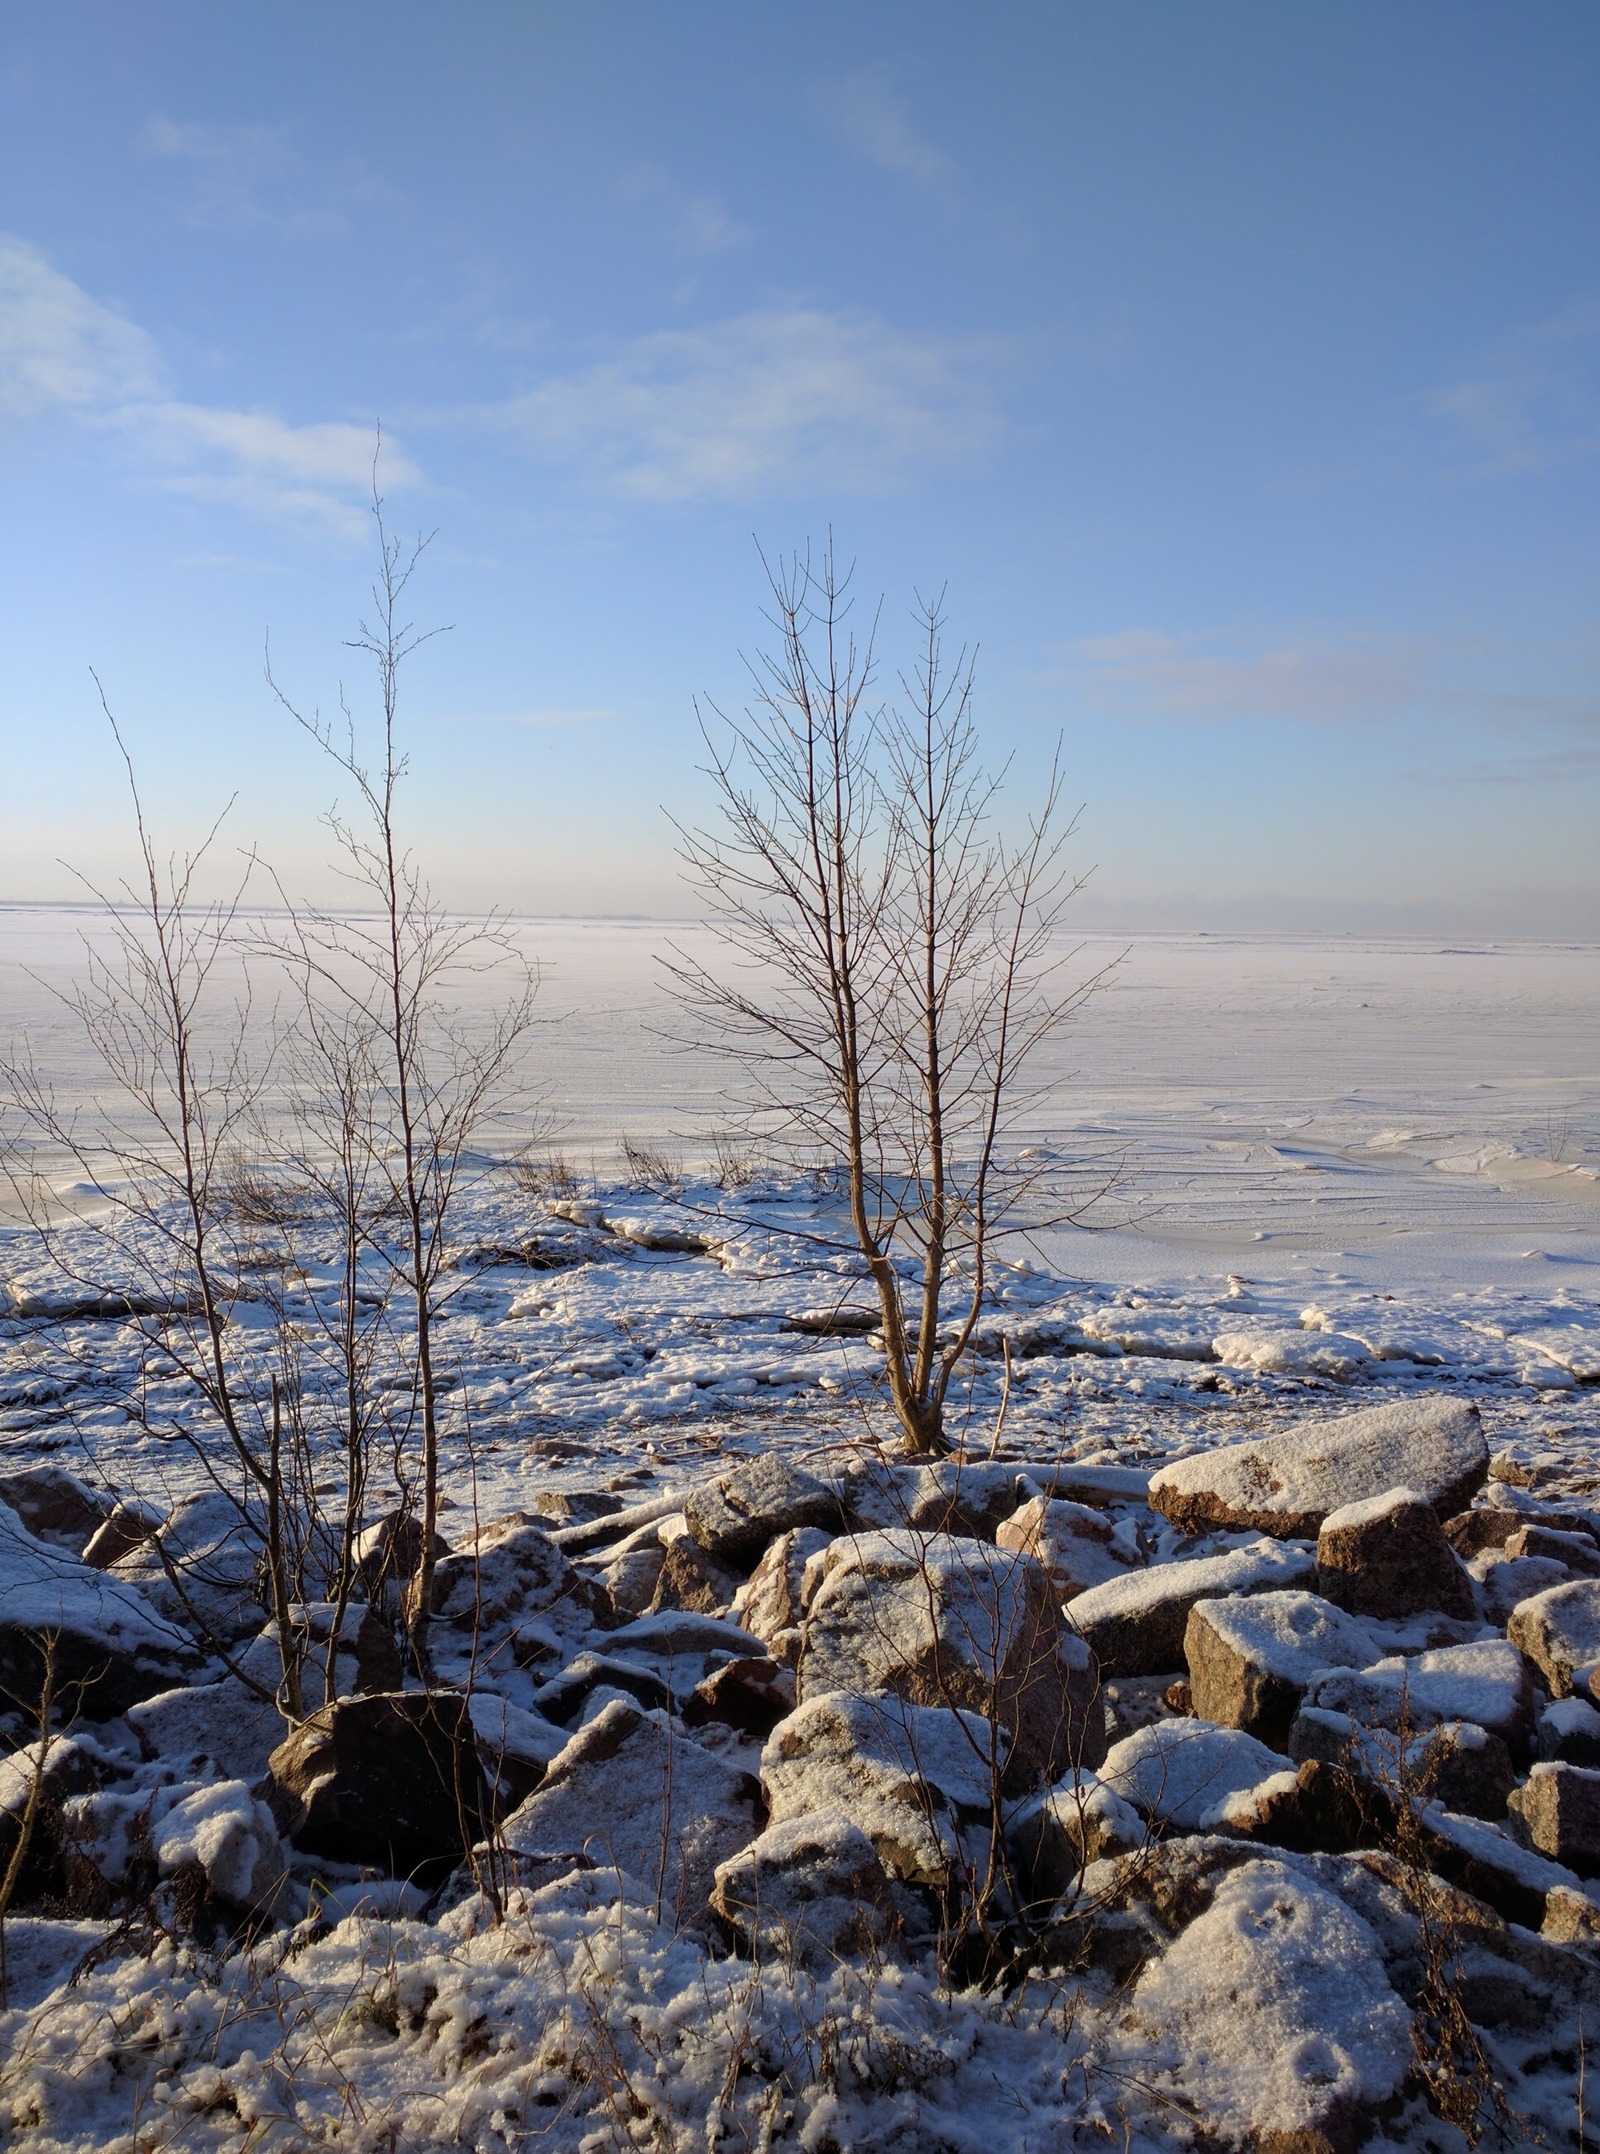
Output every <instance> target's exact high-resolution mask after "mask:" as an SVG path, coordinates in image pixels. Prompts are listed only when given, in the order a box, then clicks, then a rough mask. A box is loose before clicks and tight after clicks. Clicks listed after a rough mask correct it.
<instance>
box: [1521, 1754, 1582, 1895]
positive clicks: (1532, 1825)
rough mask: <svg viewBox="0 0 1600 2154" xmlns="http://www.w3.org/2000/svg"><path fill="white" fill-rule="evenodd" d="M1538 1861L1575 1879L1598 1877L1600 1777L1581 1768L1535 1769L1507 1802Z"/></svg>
mask: <svg viewBox="0 0 1600 2154" xmlns="http://www.w3.org/2000/svg"><path fill="white" fill-rule="evenodd" d="M1511 1808H1512V1809H1513V1810H1514V1811H1515V1812H1516V1813H1517V1815H1518V1816H1519V1817H1520V1818H1521V1819H1522V1821H1523V1823H1524V1825H1525V1826H1526V1827H1527V1830H1528V1838H1529V1839H1530V1840H1531V1841H1532V1842H1533V1844H1534V1846H1535V1847H1536V1848H1537V1849H1538V1850H1539V1852H1540V1854H1541V1855H1549V1856H1551V1857H1552V1858H1553V1859H1554V1860H1555V1861H1556V1862H1564V1863H1565V1864H1566V1865H1567V1867H1568V1868H1569V1869H1572V1870H1576V1871H1577V1872H1578V1874H1579V1876H1580V1877H1593V1876H1594V1875H1595V1874H1596V1872H1597V1871H1600V1773H1597V1772H1587V1771H1585V1769H1584V1768H1583V1767H1582V1766H1581V1765H1536V1766H1535V1767H1534V1768H1533V1771H1532V1772H1531V1773H1530V1774H1529V1776H1528V1779H1527V1782H1526V1784H1525V1785H1524V1786H1522V1787H1520V1788H1518V1789H1517V1791H1516V1793H1515V1794H1514V1795H1513V1796H1512V1797H1511Z"/></svg>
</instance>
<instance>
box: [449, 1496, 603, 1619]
mask: <svg viewBox="0 0 1600 2154" xmlns="http://www.w3.org/2000/svg"><path fill="white" fill-rule="evenodd" d="M562 1603H566V1604H567V1605H568V1606H569V1607H571V1608H573V1609H575V1610H579V1611H581V1612H582V1613H583V1614H585V1615H590V1614H592V1613H593V1612H594V1611H595V1609H596V1607H597V1606H598V1605H599V1602H598V1597H597V1595H596V1592H595V1588H594V1585H593V1583H592V1581H591V1580H589V1579H587V1578H585V1577H584V1575H583V1574H582V1572H581V1571H578V1570H576V1569H574V1567H573V1566H572V1564H571V1563H569V1562H568V1560H567V1558H566V1556H565V1555H564V1554H563V1553H562V1551H561V1550H560V1549H559V1548H558V1547H557V1546H556V1545H555V1543H554V1542H553V1541H552V1540H551V1538H550V1534H549V1531H548V1529H547V1528H545V1527H544V1526H541V1525H528V1524H524V1523H522V1522H521V1521H519V1520H513V1519H506V1520H502V1521H498V1522H497V1523H496V1524H495V1525H494V1526H491V1527H488V1528H486V1529H485V1530H484V1531H483V1532H482V1533H480V1534H479V1535H478V1537H477V1543H476V1546H475V1547H473V1548H471V1549H467V1550H464V1551H463V1552H462V1553H460V1554H458V1555H446V1556H441V1557H440V1558H439V1561H438V1564H437V1566H436V1567H435V1570H434V1574H433V1612H434V1615H435V1617H436V1619H437V1620H438V1621H439V1622H441V1623H447V1624H449V1625H451V1626H452V1627H453V1628H455V1629H457V1630H461V1629H466V1630H471V1629H474V1628H475V1629H478V1630H480V1631H482V1632H486V1633H493V1632H498V1631H501V1630H503V1629H504V1628H505V1627H506V1626H507V1625H508V1624H510V1623H515V1622H518V1621H521V1620H522V1619H523V1618H525V1617H527V1616H534V1615H545V1614H547V1613H548V1612H549V1611H550V1610H551V1609H554V1608H556V1607H559V1606H560V1605H561V1604H562Z"/></svg>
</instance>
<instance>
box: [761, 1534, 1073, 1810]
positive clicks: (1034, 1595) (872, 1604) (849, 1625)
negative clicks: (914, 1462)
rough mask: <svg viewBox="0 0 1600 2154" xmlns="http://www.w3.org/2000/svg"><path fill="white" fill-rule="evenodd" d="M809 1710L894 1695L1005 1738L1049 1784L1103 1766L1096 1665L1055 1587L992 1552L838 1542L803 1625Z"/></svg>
mask: <svg viewBox="0 0 1600 2154" xmlns="http://www.w3.org/2000/svg"><path fill="white" fill-rule="evenodd" d="M798 1681H799V1695H800V1698H801V1700H802V1701H804V1700H805V1699H806V1698H808V1697H814V1696H816V1695H817V1694H818V1693H819V1692H825V1691H834V1690H857V1691H880V1692H881V1691H888V1692H892V1693H893V1694H894V1695H896V1696H897V1697H901V1698H904V1699H906V1700H907V1701H908V1702H909V1703H911V1704H913V1705H929V1706H957V1707H961V1708H964V1709H966V1710H968V1711H971V1712H976V1713H981V1714H983V1715H985V1716H986V1717H987V1718H988V1719H990V1720H992V1721H994V1722H996V1723H997V1724H999V1725H1001V1726H1003V1727H1004V1728H1005V1729H1006V1730H1007V1731H1008V1732H1009V1734H1010V1736H1011V1738H1012V1740H1013V1741H1014V1742H1015V1744H1016V1747H1017V1749H1018V1751H1019V1752H1020V1753H1021V1754H1022V1756H1024V1757H1026V1758H1027V1759H1029V1760H1031V1761H1032V1763H1033V1765H1034V1767H1035V1769H1036V1770H1037V1772H1038V1773H1039V1775H1040V1776H1041V1777H1042V1778H1044V1779H1050V1780H1053V1779H1056V1778H1058V1777H1059V1776H1060V1774H1062V1773H1063V1772H1065V1771H1066V1770H1067V1769H1068V1768H1069V1767H1070V1766H1074V1765H1080V1766H1084V1765H1086V1766H1093V1765H1095V1764H1096V1763H1098V1761H1099V1759H1100V1758H1101V1757H1103V1756H1104V1754H1105V1726H1104V1720H1103V1716H1102V1714H1101V1712H1100V1709H1099V1679H1098V1675H1097V1672H1096V1669H1095V1665H1094V1660H1093V1656H1092V1655H1091V1654H1090V1652H1089V1650H1088V1648H1087V1647H1086V1646H1085V1645H1084V1643H1083V1641H1082V1639H1081V1638H1079V1637H1078V1635H1077V1634H1076V1632H1075V1631H1073V1630H1072V1629H1071V1627H1070V1625H1069V1624H1068V1623H1067V1622H1066V1620H1065V1618H1064V1617H1063V1615H1062V1613H1061V1609H1060V1606H1059V1604H1058V1602H1057V1599H1056V1593H1055V1589H1054V1587H1053V1586H1052V1584H1051V1582H1050V1575H1049V1573H1048V1572H1047V1571H1046V1570H1045V1568H1044V1566H1043V1564H1042V1563H1038V1562H1036V1561H1035V1560H1034V1559H1033V1558H1032V1557H1031V1556H1021V1555H1012V1554H1008V1553H1007V1552H1006V1551H1004V1550H1003V1549H999V1548H996V1547H995V1546H994V1545H993V1543H992V1542H989V1541H978V1540H967V1539H960V1538H957V1537H956V1536H955V1535H953V1534H944V1533H936V1534H928V1535H923V1534H919V1533H914V1532H911V1531H908V1530H907V1531H900V1532H892V1533H871V1534H863V1535H861V1536H860V1537H859V1538H844V1539H841V1540H838V1541H835V1542H834V1543H833V1544H832V1546H831V1547H830V1548H829V1550H828V1552H827V1555H826V1557H825V1558H824V1560H823V1578H822V1584H821V1585H820V1587H819V1588H818V1590H817V1593H816V1596H815V1598H814V1599H813V1601H812V1603H811V1608H810V1612H809V1614H808V1615H807V1617H806V1622H805V1629H804V1632H803V1634H802V1639H801V1646H800V1659H799V1665H798Z"/></svg>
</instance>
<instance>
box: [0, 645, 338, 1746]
mask: <svg viewBox="0 0 1600 2154" xmlns="http://www.w3.org/2000/svg"><path fill="white" fill-rule="evenodd" d="M96 686H97V688H98V686H99V683H98V680H97V681H96ZM101 703H102V707H103V708H104V709H105V715H106V719H107V722H108V724H109V725H110V727H111V732H112V737H113V739H114V740H115V742H116V746H117V751H118V753H119V754H120V756H121V758H122V761H123V764H124V767H125V769H126V772H127V780H128V788H129V794H130V797H131V800H132V806H133V821H134V830H135V835H136V839H137V844H138V855H139V874H138V879H137V880H136V881H131V882H127V883H124V884H122V885H121V886H119V887H117V888H115V889H112V890H110V891H106V890H102V889H99V888H97V887H95V886H94V885H93V884H91V883H89V882H87V880H84V887H85V888H86V889H87V890H88V891H89V894H90V895H91V897H93V898H94V899H95V900H96V902H97V904H98V905H99V906H100V907H101V908H102V909H103V912H104V915H105V925H104V929H103V930H102V931H100V932H99V933H98V934H97V935H96V936H93V937H91V936H88V935H86V936H85V941H84V970H83V975H82V977H81V978H80V980H79V981H78V982H77V983H76V984H75V985H74V986H72V987H70V988H68V989H65V990H61V991H59V992H58V1000H59V1002H60V1003H61V1005H62V1006H63V1008H64V1009H65V1010H66V1012H67V1013H68V1015H69V1016H70V1017H71V1018H72V1019H73V1020H74V1022H75V1024H76V1026H77V1029H78V1030H79V1032H80V1034H81V1037H82V1039H83V1041H84V1043H85V1045H86V1047H87V1048H88V1050H89V1054H90V1057H91V1061H92V1063H93V1065H94V1067H95V1068H96V1069H97V1071H98V1073H99V1082H98V1083H97V1085H96V1089H95V1107H94V1112H93V1115H92V1117H86V1116H84V1115H82V1114H80V1113H78V1112H76V1111H74V1110H71V1109H67V1108H63V1107H61V1106H59V1105H58V1102H57V1098H56V1095H55V1091H54V1089H53V1086H52V1084H51V1082H50V1080H49V1078H48V1077H47V1075H46V1074H45V1073H43V1072H42V1071H41V1070H40V1068H39V1067H38V1064H37V1062H36V1060H35V1058H34V1055H33V1052H32V1049H31V1047H29V1046H28V1045H26V1044H25V1045H24V1046H23V1047H22V1049H21V1050H20V1051H19V1053H18V1054H17V1055H15V1056H14V1057H13V1058H11V1059H10V1060H8V1061H7V1062H6V1063H5V1064H4V1065H3V1066H0V1086H3V1089H4V1095H5V1099H6V1104H7V1108H8V1110H9V1112H8V1121H9V1124H10V1127H9V1129H8V1132H7V1141H6V1149H5V1171H6V1173H7V1177H8V1179H9V1181H10V1184H11V1187H12V1190H13V1192H14V1194H15V1195H16V1197H17V1198H18V1200H19V1203H20V1207H21V1209H22V1210H23V1212H24V1213H25V1215H26V1217H27V1218H28V1220H29V1222H30V1224H31V1225H32V1227H33V1229H34V1232H35V1234H36V1236H37V1238H38V1240H39V1243H40V1245H41V1246H42V1248H43V1249H44V1251H45V1252H46V1254H47V1255H48V1256H49V1257H50V1259H51V1260H52V1262H53V1263H54V1264H55V1265H56V1267H57V1268H58V1270H59V1271H60V1272H61V1273H62V1274H64V1275H65V1276H66V1277H67V1278H68V1279H69V1280H71V1281H72V1282H74V1283H75V1284H76V1285H77V1286H78V1287H80V1288H81V1289H82V1290H83V1291H84V1294H85V1296H86V1298H87V1299H88V1301H89V1302H90V1304H91V1305H96V1304H97V1305H98V1307H99V1308H100V1309H101V1310H102V1311H103V1313H105V1314H118V1315H121V1316H123V1317H124V1319H125V1320H126V1321H127V1322H129V1323H130V1324H132V1325H133V1326H134V1327H135V1329H136V1330H137V1333H138V1336H139V1340H140V1343H141V1347H142V1350H143V1360H142V1367H141V1368H140V1369H139V1371H138V1373H137V1376H136V1378H135V1380H134V1382H133V1383H132V1384H131V1385H130V1386H129V1387H128V1390H127V1395H126V1396H125V1397H124V1399H123V1401H122V1404H123V1405H124V1407H125V1408H126V1410H127V1412H128V1413H129V1415H130V1417H131V1418H132V1419H134V1420H135V1421H137V1422H140V1423H142V1424H143V1425H144V1426H145V1428H146V1429H147V1430H148V1432H149V1433H150V1434H151V1435H152V1436H153V1437H154V1438H156V1439H157V1441H158V1442H160V1443H165V1444H174V1443H175V1444H178V1445H181V1446H183V1447H185V1449H186V1450H187V1451H188V1453H189V1455H190V1458H191V1460H192V1462H194V1463H195V1464H197V1465H198V1467H199V1469H200V1471H201V1473H202V1475H203V1477H204V1478H205V1479H206V1480H207V1481H209V1482H210V1483H211V1485H212V1486H213V1487H214V1488H216V1489H218V1490H219V1491H221V1492H222V1493H224V1494H225V1495H227V1496H228V1498H229V1499H230V1500H231V1501H232V1502H233V1503H234V1504H235V1505H236V1506H237V1508H238V1510H239V1513H240V1517H241V1521H242V1523H243V1525H244V1527H245V1529H246V1532H247V1534H248V1535H250V1536H251V1537H252V1538H253V1537H255V1536H256V1535H259V1536H260V1539H261V1543H262V1568H263V1571H264V1573H265V1587H266V1591H265V1599H266V1602H267V1605H268V1608H269V1610H270V1613H271V1615H272V1618H273V1621H274V1623H275V1625H276V1627H277V1636H278V1642H279V1651H280V1657H281V1664H282V1682H281V1687H280V1691H279V1703H280V1705H281V1707H282V1709H283V1710H284V1711H285V1712H286V1713H287V1714H288V1715H289V1716H290V1717H291V1718H295V1719H298V1718H299V1717H300V1713H301V1694H300V1652H299V1646H298V1643H297V1634H296V1630H295V1626H294V1625H293V1623H292V1622H291V1609H292V1606H293V1604H294V1603H295V1602H296V1601H297V1600H298V1599H299V1598H300V1594H299V1590H298V1573H299V1571H300V1568H301V1563H302V1558H303V1555H304V1550H303V1548H302V1546H301V1545H300V1538H301V1536H300V1527H301V1525H302V1523H303V1515H302V1513H301V1510H300V1508H299V1506H298V1505H297V1504H296V1503H295V1502H294V1501H293V1500H292V1496H291V1495H290V1493H289V1492H288V1491H287V1489H286V1483H285V1474H284V1460H283V1456H282V1449H281V1443H280V1437H281V1396H280V1385H279V1382H278V1380H277V1377H276V1375H275V1374H274V1373H273V1372H271V1371H270V1369H268V1368H267V1367H265V1366H264V1365H263V1363H262V1359H261V1357H260V1356H259V1354H255V1353H252V1352H251V1351H250V1349H249V1348H248V1347H247V1346H246V1345H244V1344H243V1343H241V1341H240V1339H239V1336H238V1334H236V1333H233V1332H232V1331H231V1329H230V1322H229V1311H230V1308H231V1307H232V1305H233V1303H234V1302H235V1301H236V1300H238V1299H240V1298H241V1270H242V1266H243V1261H244V1257H245V1248H244V1246H243V1244H242V1243H241V1241H240V1238H239V1234H238V1231H237V1221H236V1219H235V1216H234V1212H233V1208H232V1205H231V1203H230V1183H231V1176H232V1173H233V1171H234V1165H235V1162H236V1160H237V1158H238V1156H239V1155H240V1153H241V1151H242V1150H243V1149H244V1145H245V1139H246V1136H247V1133H248V1131H249V1129H250V1127H251V1123H252V1119H253V1117H254V1114H255V1110H256V1105H257V1101H258V1097H259V1093H260V1089H261V1085H262V1083H263V1081H264V1074H265V1073H264V1070H263V1068H261V1067H253V1066H252V1061H251V1056H252V1050H253V1048H254V1047H255V1046H256V1045H257V1044H258V1043H259V1041H260V1039H261V1037H262V1034H263V1026H262V1025H261V1024H260V1023H259V1022H258V1021H257V1019H256V1016H255V1013H254V1012H253V1011H252V1007H251V996H250V983H249V974H248V971H247V970H237V971H234V968H235V967H236V966H237V965H238V960H239V955H240V942H241V933H240V918H241V908H242V907H243V905H244V903H245V899H246V893H247V890H248V887H249V883H250V880H251V876H252V873H253V871H254V867H255V862H254V859H253V856H252V857H251V858H247V859H246V861H245V862H244V864H243V867H242V868H241V869H240V870H239V872H238V873H237V875H236V876H235V877H234V879H233V880H232V882H231V883H230V885H229V886H228V887H227V888H226V889H225V891H224V894H223V895H221V896H220V897H213V898H206V897H204V896H202V895H201V894H200V890H201V883H202V881H203V879H204V877H205V875H206V874H207V873H208V872H209V869H208V863H209V859H210V856H211V854H212V852H213V849H214V847H215V844H216V840H217V836H218V831H219V829H220V826H221V821H222V818H221V817H219V818H218V821H217V823H216V824H214V825H213V827H212V829H211V831H210V832H209V833H208V835H207V837H206V839H205V840H204V842H203V843H202V844H201V845H200V846H199V847H198V849H197V850H196V851H194V852H193V853H190V854H187V855H175V856H173V857H172V858H170V859H168V860H166V861H165V862H164V861H163V860H162V859H161V857H160V855H159V854H158V851H157V848H156V843H155V838H154V835H153V833H152V831H151V828H150V825H149V822H148V820H147V818H146V814H145V809H144V803H143V800H142V798H141V795H140V790H139V785H138V781H137V777H136V774H135V771H134V766H133V762H132V758H131V757H130V755H129V753H128V750H127V747H126V745H125V743H124V740H123V737H122V734H121V732H120V731H119V729H118V727H117V723H116V720H115V718H114V717H113V716H112V713H111V710H110V708H109V706H108V705H107V704H106V702H105V697H104V693H103V692H102V694H101ZM226 812H227V811H226V810H224V814H226ZM80 879H81V878H80ZM230 971H233V972H234V978H233V984H232V986H230V985H229V975H230ZM51 1154H54V1155H55V1156H56V1157H58V1158H59V1157H62V1156H64V1157H65V1158H66V1160H67V1161H69V1162H70V1163H71V1165H72V1166H73V1167H74V1168H76V1170H77V1173H78V1176H79V1178H80V1180H81V1181H82V1182H83V1183H85V1184H87V1185H88V1186H89V1187H90V1188H91V1189H92V1190H93V1191H94V1192H95V1193H96V1196H97V1198H98V1199H99V1202H98V1203H97V1205H96V1206H95V1207H94V1208H93V1210H92V1211H91V1213H90V1214H89V1215H88V1216H87V1217H85V1218H83V1219H75V1218H73V1217H72V1216H71V1215H70V1214H68V1215H66V1216H63V1214H62V1212H61V1210H60V1208H59V1206H58V1204H57V1202H56V1200H55V1198H54V1195H53V1192H52V1190H51V1188H50V1186H49V1184H48V1182H47V1181H46V1179H45V1177H44V1175H43V1173H42V1171H41V1169H40V1165H39V1162H40V1159H41V1157H48V1156H50V1155H51ZM246 1298H248V1297H246ZM269 1358H270V1357H269ZM174 1387H176V1392H177V1396H178V1401H179V1403H178V1404H177V1405H175V1406H174V1405H172V1404H170V1400H171V1396H172V1391H173V1388H174ZM170 1575H171V1582H172V1584H173V1586H174V1588H175V1589H176V1590H177V1591H178V1592H179V1593H180V1595H182V1594H183V1592H184V1581H183V1579H182V1577H181V1576H180V1575H178V1573H177V1571H176V1570H172V1571H171V1573H170ZM191 1613H192V1611H191ZM197 1620H198V1618H197ZM203 1628H204V1625H203V1624H202V1629H203ZM212 1642H213V1643H216V1642H217V1641H215V1640H213V1641H212Z"/></svg>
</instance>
